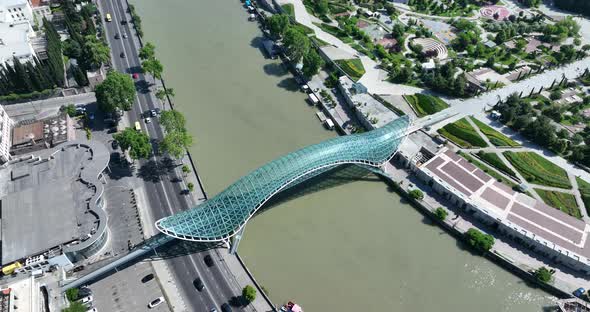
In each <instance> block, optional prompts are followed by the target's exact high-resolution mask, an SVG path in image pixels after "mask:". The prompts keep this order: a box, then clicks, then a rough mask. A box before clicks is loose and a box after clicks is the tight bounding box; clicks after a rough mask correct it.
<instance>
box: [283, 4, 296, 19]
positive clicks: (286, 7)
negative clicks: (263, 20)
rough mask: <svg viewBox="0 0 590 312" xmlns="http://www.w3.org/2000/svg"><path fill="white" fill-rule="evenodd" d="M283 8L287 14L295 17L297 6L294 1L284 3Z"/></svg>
mask: <svg viewBox="0 0 590 312" xmlns="http://www.w3.org/2000/svg"><path fill="white" fill-rule="evenodd" d="M281 8H282V9H283V11H285V13H287V15H289V16H292V17H293V18H294V17H295V7H294V6H293V4H292V3H287V4H283V5H281Z"/></svg>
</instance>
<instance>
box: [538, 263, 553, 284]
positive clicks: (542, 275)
mask: <svg viewBox="0 0 590 312" xmlns="http://www.w3.org/2000/svg"><path fill="white" fill-rule="evenodd" d="M534 275H535V278H536V279H537V280H538V281H539V282H543V283H549V282H550V281H551V279H552V278H553V272H551V271H549V269H547V268H546V267H540V268H538V269H537V270H535V273H534Z"/></svg>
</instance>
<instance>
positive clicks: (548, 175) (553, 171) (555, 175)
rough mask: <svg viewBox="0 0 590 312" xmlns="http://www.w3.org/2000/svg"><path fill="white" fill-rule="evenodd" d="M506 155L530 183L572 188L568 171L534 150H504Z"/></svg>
mask: <svg viewBox="0 0 590 312" xmlns="http://www.w3.org/2000/svg"><path fill="white" fill-rule="evenodd" d="M504 156H506V158H507V159H508V160H509V161H510V163H511V164H512V165H513V166H514V167H515V168H516V170H518V172H520V174H522V176H523V177H524V178H525V179H526V180H527V181H528V182H530V183H534V184H539V185H546V186H553V187H560V188H565V189H571V188H572V185H571V184H570V181H569V179H568V177H567V173H566V172H565V170H563V169H562V168H561V167H559V166H557V165H554V164H553V163H552V162H550V161H548V160H547V159H545V158H543V157H542V156H539V155H537V154H535V153H533V152H518V153H515V152H510V151H508V152H504Z"/></svg>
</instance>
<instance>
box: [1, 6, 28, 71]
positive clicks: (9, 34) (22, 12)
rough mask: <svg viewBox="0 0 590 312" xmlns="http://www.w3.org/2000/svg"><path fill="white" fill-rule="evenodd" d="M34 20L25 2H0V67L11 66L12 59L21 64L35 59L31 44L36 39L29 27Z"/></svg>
mask: <svg viewBox="0 0 590 312" xmlns="http://www.w3.org/2000/svg"><path fill="white" fill-rule="evenodd" d="M35 20H36V18H35V17H34V15H33V9H32V8H31V5H30V3H29V2H28V1H27V0H2V1H0V65H4V64H5V63H8V64H12V60H13V58H14V57H16V58H18V59H19V60H21V62H26V61H31V60H33V58H34V57H36V53H35V50H34V49H33V45H32V43H31V40H32V39H33V38H35V37H36V35H35V32H34V31H33V28H32V27H31V25H33V24H34V23H35Z"/></svg>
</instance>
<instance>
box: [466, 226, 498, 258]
mask: <svg viewBox="0 0 590 312" xmlns="http://www.w3.org/2000/svg"><path fill="white" fill-rule="evenodd" d="M465 236H466V238H467V242H468V243H469V246H471V247H473V248H474V249H475V250H477V251H479V252H482V253H484V252H487V251H490V249H492V247H493V246H494V237H492V236H491V235H489V234H484V233H482V232H481V231H480V230H478V229H475V228H470V229H469V230H467V232H466V233H465Z"/></svg>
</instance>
